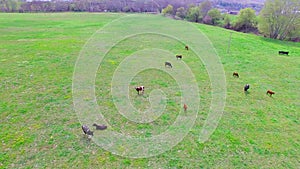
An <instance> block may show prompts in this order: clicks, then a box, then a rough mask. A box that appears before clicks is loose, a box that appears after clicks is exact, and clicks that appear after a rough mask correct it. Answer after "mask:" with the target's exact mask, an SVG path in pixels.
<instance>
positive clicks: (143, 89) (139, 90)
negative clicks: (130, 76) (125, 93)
mask: <svg viewBox="0 0 300 169" xmlns="http://www.w3.org/2000/svg"><path fill="white" fill-rule="evenodd" d="M135 90H136V91H137V92H138V94H140V92H142V94H144V91H145V87H144V86H139V87H135Z"/></svg>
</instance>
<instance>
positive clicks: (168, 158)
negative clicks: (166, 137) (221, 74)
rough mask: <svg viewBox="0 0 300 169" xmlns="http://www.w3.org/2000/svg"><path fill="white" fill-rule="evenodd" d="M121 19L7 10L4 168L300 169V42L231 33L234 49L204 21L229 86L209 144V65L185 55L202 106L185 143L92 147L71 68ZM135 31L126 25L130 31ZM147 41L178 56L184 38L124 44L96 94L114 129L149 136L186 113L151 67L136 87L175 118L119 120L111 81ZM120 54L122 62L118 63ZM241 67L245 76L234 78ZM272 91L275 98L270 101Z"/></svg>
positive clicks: (1, 77) (172, 87)
mask: <svg viewBox="0 0 300 169" xmlns="http://www.w3.org/2000/svg"><path fill="white" fill-rule="evenodd" d="M121 16H123V15H122V14H107V13H106V14H99V13H97V14H89V13H48V14H4V13H2V14H0V93H1V99H0V117H1V118H0V120H1V121H0V127H1V132H0V138H1V151H0V168H54V167H55V168H70V167H74V168H297V167H299V165H300V161H299V158H300V153H299V147H300V136H299V134H298V133H299V127H300V119H299V112H300V110H299V100H300V98H299V96H300V93H299V90H298V89H299V87H300V86H299V80H300V75H299V72H300V67H299V65H300V44H299V43H292V42H283V41H277V40H272V39H266V38H262V37H258V36H255V35H249V34H243V33H237V32H234V33H233V34H232V40H231V45H230V51H229V53H228V52H227V51H228V40H229V35H230V32H231V31H229V30H225V29H221V28H218V27H211V26H207V25H200V24H195V25H196V27H197V28H198V29H199V30H201V31H202V32H203V33H205V34H206V36H207V37H208V38H209V39H210V40H211V42H212V44H213V45H214V47H215V48H216V51H217V53H218V54H219V56H220V58H221V61H222V63H223V66H224V69H225V73H226V80H227V100H226V107H225V111H224V114H223V117H222V119H221V121H220V123H219V125H218V128H217V130H216V131H215V132H214V133H213V135H212V136H211V137H210V139H209V141H208V142H205V143H203V144H200V143H199V142H197V141H198V137H199V132H200V130H201V127H202V125H203V123H204V121H205V118H206V115H207V112H208V110H209V103H210V100H211V97H210V82H209V77H208V75H207V74H206V71H205V67H204V66H203V64H202V63H201V62H200V61H199V60H197V59H195V58H196V57H195V56H193V55H191V56H190V57H189V58H185V57H184V58H183V59H184V61H185V62H186V63H187V64H188V65H189V67H190V68H191V69H192V71H193V73H194V74H195V76H196V79H197V80H198V85H199V87H200V95H201V99H202V100H201V101H202V102H201V103H203V106H201V109H200V112H199V116H198V119H197V120H196V123H195V126H194V127H193V128H192V130H191V131H190V132H189V134H188V135H187V136H186V137H185V138H184V139H183V141H182V142H181V143H179V144H178V145H177V146H175V147H174V148H173V149H171V150H169V151H167V152H165V153H163V154H161V155H159V156H155V157H151V158H143V159H130V158H124V157H120V156H117V155H113V154H112V153H110V152H108V151H105V150H102V149H101V148H99V147H98V146H97V145H96V144H95V143H93V142H90V141H88V139H87V138H86V137H84V136H83V134H82V131H81V128H80V125H81V124H80V123H79V121H78V119H77V116H76V113H75V111H74V109H73V103H72V86H71V85H72V75H73V71H74V65H75V62H76V59H77V57H78V55H79V52H80V50H81V48H82V46H83V45H84V43H85V42H86V41H87V40H88V38H89V37H90V36H91V35H92V34H93V33H94V32H95V31H96V30H98V29H99V28H101V27H103V26H104V25H105V24H106V23H109V22H110V21H112V20H113V19H116V18H119V17H121ZM158 17H159V16H158ZM160 19H161V18H160ZM165 19H167V18H165ZM158 20H159V19H158ZM129 26H130V24H129V25H125V26H124V30H126V29H127V28H128V27H129ZM145 39H147V40H149V41H145ZM141 41H143V42H145V44H144V45H151V44H156V43H158V44H159V45H162V46H163V47H165V48H166V49H167V50H170V51H172V52H175V53H176V52H178V51H180V50H181V49H180V44H178V42H175V41H170V40H169V39H168V38H166V37H155V35H143V36H137V37H132V38H128V39H126V40H125V41H122V42H121V43H120V44H118V45H117V46H116V47H114V48H113V49H112V50H111V51H110V53H109V54H108V55H107V57H106V58H105V59H104V60H103V62H102V66H101V68H100V69H99V71H98V73H97V79H96V97H97V99H98V101H99V100H103V102H101V104H100V105H101V106H102V108H103V110H105V111H104V112H103V114H104V115H105V117H106V119H109V123H110V124H111V125H112V126H113V127H114V129H115V130H116V131H122V132H124V133H128V134H132V135H137V136H138V135H142V136H143V137H151V136H152V135H154V134H159V133H161V132H163V131H164V130H165V129H166V128H167V126H168V125H170V124H172V122H174V120H175V118H176V116H177V114H176V113H171V112H178V110H180V109H181V105H180V104H178V99H179V97H180V95H181V94H180V93H178V92H174V91H177V88H178V86H177V85H176V83H175V81H174V79H172V78H171V77H170V76H169V75H168V74H166V73H164V72H160V71H157V70H146V71H143V72H141V73H139V74H137V76H135V78H134V79H133V80H132V82H131V83H130V86H131V87H133V86H136V85H137V84H139V83H140V82H141V81H142V82H143V83H144V84H145V86H147V87H150V88H149V89H157V88H160V89H162V91H164V92H165V94H166V96H167V98H172V99H169V100H167V108H166V112H168V113H164V114H163V115H162V116H160V117H158V119H157V120H156V121H155V122H153V123H149V124H135V123H133V122H131V121H129V120H127V119H126V118H124V117H123V116H121V115H120V114H118V112H117V109H116V108H115V107H114V104H113V102H112V99H111V96H110V92H109V88H110V85H108V84H109V82H110V80H111V76H112V73H113V70H114V69H115V68H116V67H117V65H118V63H120V61H122V59H123V58H124V57H125V56H127V55H128V54H130V53H132V52H134V51H136V50H138V48H134V46H139V43H140V42H141ZM151 42H152V43H151ZM129 44H130V45H129ZM128 46H131V47H132V48H131V47H128ZM125 48H126V49H127V50H124V49H125ZM278 50H288V51H289V52H290V55H289V56H280V55H278V54H277V52H278ZM184 52H186V51H184ZM116 54H120V55H118V56H119V57H114V56H116ZM234 71H237V72H239V74H240V78H233V77H232V72H234ZM246 83H249V84H250V94H248V95H245V94H244V93H243V91H242V90H243V86H244V85H245V84H246ZM267 89H272V90H274V91H275V92H276V94H275V95H274V96H273V97H269V96H267V95H266V94H265V92H266V90H267ZM130 92H131V93H130V95H131V96H132V97H131V99H132V102H133V104H134V105H135V106H136V107H138V108H139V109H142V110H143V109H145V108H147V106H149V103H148V100H147V98H146V96H148V95H147V94H149V93H146V94H145V95H146V96H145V98H142V99H136V98H135V97H134V96H135V95H136V93H135V91H130ZM98 103H99V102H98ZM124 126H125V127H124Z"/></svg>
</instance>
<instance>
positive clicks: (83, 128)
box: [81, 125, 94, 136]
mask: <svg viewBox="0 0 300 169" xmlns="http://www.w3.org/2000/svg"><path fill="white" fill-rule="evenodd" d="M81 128H82V131H83V133H84V134H86V135H88V136H94V132H93V131H91V130H90V128H89V127H88V126H87V125H82V126H81Z"/></svg>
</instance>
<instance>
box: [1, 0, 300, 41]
mask: <svg viewBox="0 0 300 169" xmlns="http://www.w3.org/2000/svg"><path fill="white" fill-rule="evenodd" d="M224 4H225V6H224ZM222 5H223V6H222ZM231 5H232V3H225V2H223V1H217V2H216V1H214V2H211V1H209V0H51V1H47V0H32V1H26V0H0V12H67V11H73V12H152V13H162V14H163V15H165V16H170V17H173V18H175V19H183V20H188V21H191V22H198V23H204V24H210V25H215V26H220V27H224V28H227V29H233V30H236V31H242V32H252V33H255V34H262V35H264V36H266V37H270V38H274V39H280V40H294V41H300V1H299V0H266V1H265V4H264V6H263V7H262V9H261V11H260V13H259V15H258V16H257V15H256V13H257V12H258V11H257V9H256V8H257V7H258V8H261V7H259V6H256V7H255V6H253V8H254V9H255V10H254V9H253V8H252V7H247V6H249V4H245V5H244V6H243V5H241V4H240V5H239V6H238V7H239V8H243V7H247V8H243V9H241V10H239V13H238V15H237V16H233V15H229V14H227V11H223V12H224V13H221V12H220V9H227V10H229V9H231V8H228V6H231ZM250 5H251V4H250ZM252 5H253V4H252ZM235 6H236V5H235ZM236 7H237V6H236Z"/></svg>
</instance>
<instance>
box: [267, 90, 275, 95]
mask: <svg viewBox="0 0 300 169" xmlns="http://www.w3.org/2000/svg"><path fill="white" fill-rule="evenodd" d="M266 94H267V95H270V96H272V95H273V94H275V92H273V91H272V90H268V91H267V93H266Z"/></svg>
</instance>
